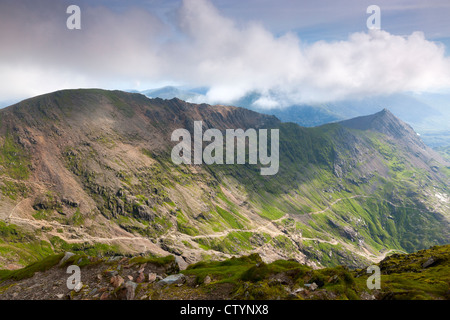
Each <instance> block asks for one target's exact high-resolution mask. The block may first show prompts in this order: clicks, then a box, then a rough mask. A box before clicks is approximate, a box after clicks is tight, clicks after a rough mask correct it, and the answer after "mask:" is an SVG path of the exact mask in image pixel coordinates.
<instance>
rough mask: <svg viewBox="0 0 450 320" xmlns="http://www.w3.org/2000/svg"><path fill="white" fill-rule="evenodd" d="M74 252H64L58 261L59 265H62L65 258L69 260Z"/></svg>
mask: <svg viewBox="0 0 450 320" xmlns="http://www.w3.org/2000/svg"><path fill="white" fill-rule="evenodd" d="M74 255H75V253H72V252H68V251H67V252H66V253H65V254H64V257H62V259H61V261H59V265H60V266H62V265H63V264H64V262H66V261H67V260H69V258H70V257H72V256H74Z"/></svg>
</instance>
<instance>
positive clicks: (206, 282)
mask: <svg viewBox="0 0 450 320" xmlns="http://www.w3.org/2000/svg"><path fill="white" fill-rule="evenodd" d="M203 283H204V284H210V283H211V277H210V276H206V277H205V280H203Z"/></svg>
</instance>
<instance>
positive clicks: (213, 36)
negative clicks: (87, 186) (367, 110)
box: [0, 0, 450, 108]
mask: <svg viewBox="0 0 450 320" xmlns="http://www.w3.org/2000/svg"><path fill="white" fill-rule="evenodd" d="M372 4H375V5H378V6H379V7H380V9H381V30H369V29H368V28H367V25H366V21H367V19H368V18H369V16H370V14H368V13H367V12H366V9H367V7H368V6H369V5H372ZM69 5H77V6H79V7H80V11H81V16H80V17H81V23H80V25H81V29H79V30H77V29H75V30H69V29H68V28H67V26H66V21H67V19H68V18H69V17H70V14H67V13H66V10H67V7H68V6H69ZM449 17H450V1H448V0H431V1H418V0H413V1H403V0H386V1H372V0H371V1H365V0H352V1H351V0H344V1H336V0H317V1H309V0H308V1H298V0H297V1H294V0H276V1H275V0H246V1H238V0H139V1H125V0H89V1H88V0H83V1H77V0H71V1H64V0H1V1H0V101H14V100H20V99H24V98H28V97H31V96H35V95H39V94H43V93H47V92H52V91H56V90H60V89H67V88H90V87H96V88H104V89H119V90H138V91H141V90H146V89H151V88H157V87H162V86H165V85H176V86H185V87H207V88H208V91H207V93H206V97H207V99H208V102H210V103H228V102H232V101H235V100H237V99H239V98H242V97H243V96H245V95H246V94H249V93H252V92H258V93H260V94H261V98H260V99H259V100H258V101H256V102H255V103H256V104H257V105H258V106H259V107H264V108H272V107H280V106H281V107H282V106H287V105H290V104H296V103H317V102H319V103H320V102H329V101H338V100H343V99H353V98H359V97H369V96H375V95H383V94H391V93H397V92H417V93H420V92H449V91H450V54H449V52H450V47H449V46H450V19H449Z"/></svg>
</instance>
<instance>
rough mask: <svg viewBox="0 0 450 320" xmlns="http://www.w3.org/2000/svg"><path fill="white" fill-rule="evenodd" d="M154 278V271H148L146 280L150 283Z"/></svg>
mask: <svg viewBox="0 0 450 320" xmlns="http://www.w3.org/2000/svg"><path fill="white" fill-rule="evenodd" d="M155 280H156V273H149V274H148V282H150V283H152V282H154V281H155Z"/></svg>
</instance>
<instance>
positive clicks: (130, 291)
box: [125, 281, 137, 300]
mask: <svg viewBox="0 0 450 320" xmlns="http://www.w3.org/2000/svg"><path fill="white" fill-rule="evenodd" d="M136 288H137V283H136V282H133V281H127V283H125V289H126V297H127V300H133V299H134V295H135V293H136Z"/></svg>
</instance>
